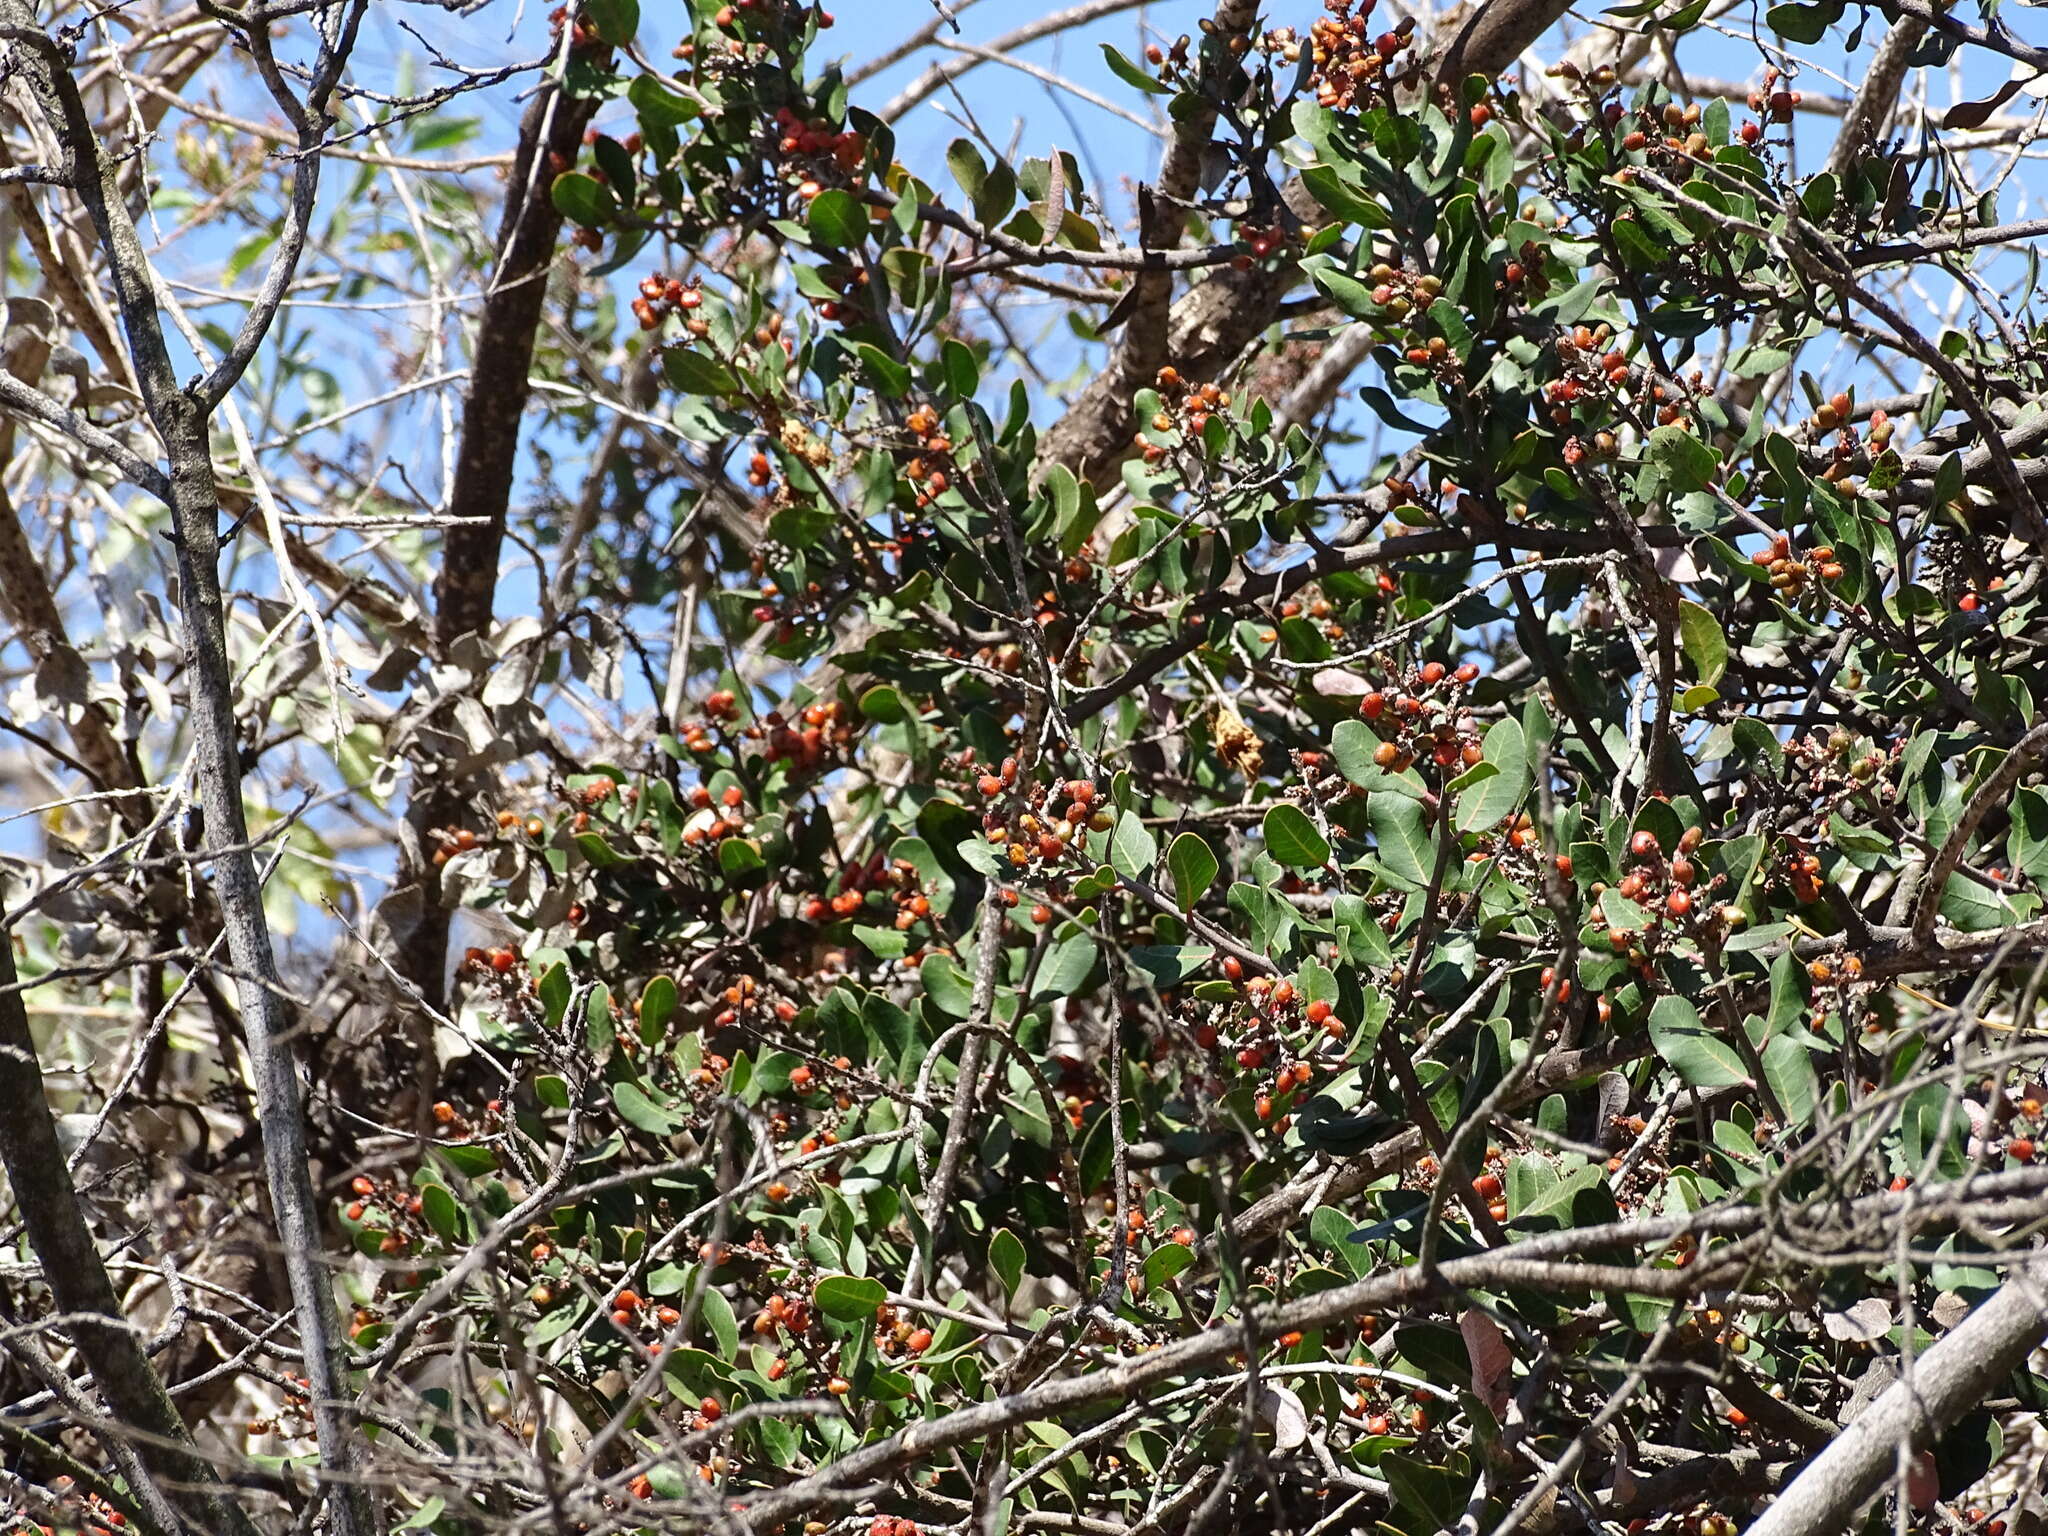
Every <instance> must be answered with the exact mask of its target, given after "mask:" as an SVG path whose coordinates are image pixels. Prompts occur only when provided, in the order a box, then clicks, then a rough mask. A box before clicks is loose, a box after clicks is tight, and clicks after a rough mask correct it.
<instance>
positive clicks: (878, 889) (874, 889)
mask: <svg viewBox="0 0 2048 1536" xmlns="http://www.w3.org/2000/svg"><path fill="white" fill-rule="evenodd" d="M912 873H913V874H915V871H914V870H913V871H912ZM900 880H901V876H900V875H898V874H897V873H896V869H895V866H894V865H892V864H891V863H890V861H889V858H888V855H887V854H885V853H883V852H882V850H880V849H879V848H878V849H876V850H875V851H874V852H873V853H872V854H870V855H869V856H868V858H867V860H866V861H865V862H864V863H860V864H850V865H848V866H847V867H846V868H845V869H844V870H842V871H841V872H840V875H839V891H838V893H837V894H836V895H833V896H829V897H828V896H812V897H809V898H808V899H807V900H806V901H805V902H804V904H803V906H802V908H801V911H802V913H803V918H804V921H805V922H807V923H824V922H830V921H831V920H832V919H833V918H835V917H851V916H853V914H854V913H856V912H858V911H859V910H860V909H861V906H862V904H863V903H865V902H866V901H867V900H868V898H869V896H870V895H872V896H873V897H874V899H875V900H877V901H882V900H885V899H886V898H887V895H888V888H889V887H890V886H892V885H896V884H898V883H899V882H900Z"/></svg>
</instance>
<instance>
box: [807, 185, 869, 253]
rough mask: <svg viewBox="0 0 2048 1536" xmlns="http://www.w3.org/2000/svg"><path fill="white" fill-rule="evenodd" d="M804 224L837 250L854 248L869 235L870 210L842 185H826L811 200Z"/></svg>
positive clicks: (818, 238) (813, 233)
mask: <svg viewBox="0 0 2048 1536" xmlns="http://www.w3.org/2000/svg"><path fill="white" fill-rule="evenodd" d="M804 223H805V225H806V226H807V227H808V228H809V229H810V231H811V234H812V236H813V237H814V238H816V239H817V240H819V241H822V242H823V243H824V244H826V245H829V246H833V247H835V248H836V249H838V250H842V251H846V250H852V249H853V248H854V247H855V246H857V245H859V244H860V243H861V242H862V241H864V240H866V239H867V237H868V212H867V209H865V208H863V207H862V206H861V204H860V200H859V199H858V198H856V197H855V196H854V195H853V194H852V193H851V192H848V191H847V190H846V189H845V188H843V187H827V188H826V189H825V190H824V191H822V192H820V193H819V194H818V195H817V196H816V197H814V198H812V199H811V207H810V211H809V212H808V213H806V214H805V215H804Z"/></svg>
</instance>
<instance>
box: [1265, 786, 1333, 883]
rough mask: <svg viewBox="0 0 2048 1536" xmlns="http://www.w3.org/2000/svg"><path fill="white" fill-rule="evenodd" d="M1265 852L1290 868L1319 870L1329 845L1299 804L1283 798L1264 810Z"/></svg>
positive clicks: (1328, 850) (1327, 856)
mask: <svg viewBox="0 0 2048 1536" xmlns="http://www.w3.org/2000/svg"><path fill="white" fill-rule="evenodd" d="M1265 833H1266V851H1267V852H1268V853H1270V854H1272V855H1273V857H1274V858H1276V859H1278V860H1279V861H1280V862H1281V863H1282V864H1285V865H1287V866H1288V867H1289V868H1290V869H1321V868H1322V867H1323V866H1324V865H1325V864H1327V863H1329V862H1330V844H1329V842H1328V840H1327V839H1325V838H1324V836H1323V834H1322V833H1320V832H1318V831H1317V830H1316V824H1315V823H1314V822H1312V821H1310V820H1309V819H1308V813H1307V812H1305V811H1303V810H1302V808H1301V807H1300V806H1298V805H1293V804H1290V803H1288V802H1286V801H1282V802H1281V803H1280V804H1278V805H1276V806H1274V807H1273V808H1272V809H1271V810H1269V811H1267V812H1266V820H1265Z"/></svg>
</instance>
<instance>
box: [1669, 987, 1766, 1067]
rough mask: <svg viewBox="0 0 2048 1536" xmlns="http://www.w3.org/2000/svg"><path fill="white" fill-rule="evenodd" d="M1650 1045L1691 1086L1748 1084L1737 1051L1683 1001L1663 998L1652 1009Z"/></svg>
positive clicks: (1680, 998) (1683, 999)
mask: <svg viewBox="0 0 2048 1536" xmlns="http://www.w3.org/2000/svg"><path fill="white" fill-rule="evenodd" d="M1650 1043H1651V1045H1653V1046H1655V1047H1656V1050H1657V1054H1658V1055H1659V1056H1661V1057H1663V1058H1664V1061H1665V1064H1666V1065H1668V1066H1669V1067H1670V1068H1671V1069H1672V1070H1673V1071H1674V1072H1676V1073H1677V1074H1678V1075H1679V1077H1680V1078H1682V1079H1683V1080H1684V1081H1685V1082H1686V1083H1687V1084H1688V1085H1689V1086H1691V1087H1694V1088H1728V1087H1735V1086H1739V1085H1741V1084H1744V1083H1747V1082H1748V1081H1749V1073H1748V1072H1747V1071H1745V1070H1744V1069H1743V1065H1742V1058H1741V1057H1740V1056H1738V1055H1737V1054H1736V1052H1735V1047H1733V1046H1732V1045H1730V1044H1728V1043H1727V1042H1726V1041H1725V1040H1722V1039H1721V1038H1720V1037H1718V1036H1717V1035H1715V1034H1714V1033H1713V1032H1712V1031H1711V1030H1709V1029H1708V1028H1707V1026H1706V1024H1705V1023H1704V1022H1703V1021H1702V1020H1701V1018H1700V1014H1699V1010H1698V1009H1697V1008H1695V1007H1693V1005H1692V1004H1691V1003H1690V1002H1689V1001H1687V1000H1686V999H1685V998H1682V997H1660V998H1658V999H1657V1002H1656V1004H1655V1006H1653V1007H1652V1008H1651V1009H1650Z"/></svg>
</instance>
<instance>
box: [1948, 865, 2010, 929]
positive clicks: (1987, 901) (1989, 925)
mask: <svg viewBox="0 0 2048 1536" xmlns="http://www.w3.org/2000/svg"><path fill="white" fill-rule="evenodd" d="M1940 911H1941V915H1942V916H1943V917H1945V918H1947V919H1948V920H1949V921H1950V922H1951V923H1953V924H1955V926H1956V927H1958V928H1960V929H1962V930H1963V932H1965V933H1988V932H1989V931H1990V930H1992V929H1994V928H2009V927H2011V926H2012V925H2013V924H2014V923H2016V922H2018V921H2019V914H2018V913H2017V912H2015V911H2014V910H2013V908H2012V904H2011V903H2010V902H2008V901H2007V900H2006V899H2005V898H2004V897H2003V896H2001V895H2000V894H1999V893H1998V892H1996V891H1994V890H1992V889H1991V888H1990V887H1988V886H1982V885H1979V884H1978V883H1977V882H1976V881H1974V880H1972V879H1971V878H1970V877H1969V876H1968V875H1950V876H1949V877H1948V884H1946V885H1944V886H1943V887H1942V888H1941V908H1940Z"/></svg>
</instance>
